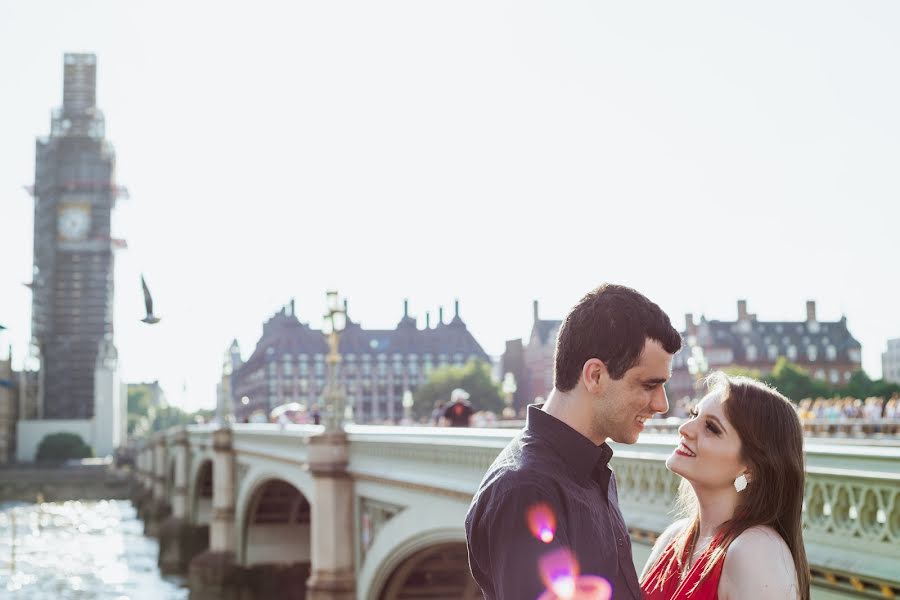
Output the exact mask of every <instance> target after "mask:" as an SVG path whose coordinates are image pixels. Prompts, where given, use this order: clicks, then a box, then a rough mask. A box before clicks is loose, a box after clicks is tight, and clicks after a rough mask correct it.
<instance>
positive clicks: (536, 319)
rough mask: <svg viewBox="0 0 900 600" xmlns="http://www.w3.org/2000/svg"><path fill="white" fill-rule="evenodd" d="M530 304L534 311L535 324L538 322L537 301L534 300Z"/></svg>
mask: <svg viewBox="0 0 900 600" xmlns="http://www.w3.org/2000/svg"><path fill="white" fill-rule="evenodd" d="M531 304H532V307H533V309H534V320H535V322H537V321H538V301H537V300H534V301H532V303H531Z"/></svg>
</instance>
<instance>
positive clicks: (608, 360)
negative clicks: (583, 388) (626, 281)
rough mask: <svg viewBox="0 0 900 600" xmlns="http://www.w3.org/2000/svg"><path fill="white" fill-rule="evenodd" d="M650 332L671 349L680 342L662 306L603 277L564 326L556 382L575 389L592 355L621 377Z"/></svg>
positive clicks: (637, 356) (558, 341) (564, 388)
mask: <svg viewBox="0 0 900 600" xmlns="http://www.w3.org/2000/svg"><path fill="white" fill-rule="evenodd" d="M648 338H649V339H652V340H656V341H658V342H659V343H660V344H661V345H662V347H663V348H665V350H666V352H668V353H669V354H675V353H676V352H678V350H679V349H680V348H681V336H680V335H679V334H678V332H677V331H676V330H675V328H674V327H672V323H671V321H669V317H668V315H666V313H664V312H663V311H662V309H661V308H660V307H659V306H657V305H656V304H654V303H653V302H651V301H650V300H648V299H647V297H645V296H644V295H643V294H641V293H640V292H637V291H636V290H633V289H631V288H629V287H625V286H622V285H614V284H611V283H604V284H603V285H601V286H600V287H598V288H597V289H595V290H593V291H591V292H588V293H587V294H586V295H585V296H584V298H582V299H581V300H579V302H578V304H576V305H575V306H574V307H573V308H572V310H571V311H569V314H568V315H566V319H565V321H563V324H562V326H561V327H560V328H559V335H558V336H557V338H556V373H555V376H554V386H555V387H556V389H558V390H559V391H561V392H568V391H569V390H571V389H573V388H574V387H575V385H576V384H577V383H578V380H579V378H580V377H581V370H582V368H583V367H584V363H586V362H587V361H588V360H590V359H592V358H599V359H600V360H602V361H603V363H604V364H605V365H606V370H607V371H608V372H609V376H610V377H612V378H613V379H621V378H622V377H623V376H624V375H625V372H626V371H627V370H628V369H630V368H631V367H633V366H634V365H636V364H637V362H638V360H639V359H640V357H641V352H642V351H643V350H644V344H645V343H646V340H647V339H648Z"/></svg>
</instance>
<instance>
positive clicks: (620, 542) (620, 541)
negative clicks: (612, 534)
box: [618, 538, 622, 546]
mask: <svg viewBox="0 0 900 600" xmlns="http://www.w3.org/2000/svg"><path fill="white" fill-rule="evenodd" d="M618 541H619V546H621V545H622V538H619V540H618Z"/></svg>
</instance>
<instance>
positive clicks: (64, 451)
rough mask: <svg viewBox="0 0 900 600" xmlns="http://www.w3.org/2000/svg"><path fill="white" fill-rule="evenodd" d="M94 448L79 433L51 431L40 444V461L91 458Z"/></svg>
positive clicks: (38, 458)
mask: <svg viewBox="0 0 900 600" xmlns="http://www.w3.org/2000/svg"><path fill="white" fill-rule="evenodd" d="M92 456H94V450H93V449H92V448H91V447H90V446H88V445H87V444H86V443H85V442H84V440H83V439H82V438H81V436H80V435H78V434H77V433H66V432H60V433H51V434H49V435H46V436H44V439H42V440H41V443H40V445H38V450H37V460H38V461H39V462H43V461H48V462H63V461H66V460H69V459H73V458H74V459H81V458H91V457H92Z"/></svg>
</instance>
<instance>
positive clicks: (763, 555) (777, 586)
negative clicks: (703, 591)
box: [719, 525, 799, 600]
mask: <svg viewBox="0 0 900 600" xmlns="http://www.w3.org/2000/svg"><path fill="white" fill-rule="evenodd" d="M719 597H720V598H721V599H722V600H741V599H743V598H786V599H792V598H797V597H799V594H798V589H797V571H796V569H795V568H794V558H793V557H792V556H791V551H790V549H789V548H788V545H787V543H786V542H785V541H784V539H782V537H781V536H780V535H779V534H778V532H777V531H775V530H774V529H772V528H771V527H768V526H762V525H761V526H756V527H751V528H749V529H747V530H745V531H744V532H742V533H741V534H740V535H739V536H737V537H736V538H735V539H734V541H733V542H731V544H730V545H729V546H728V552H727V553H726V554H725V565H724V566H723V567H722V578H721V579H720V581H719Z"/></svg>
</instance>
